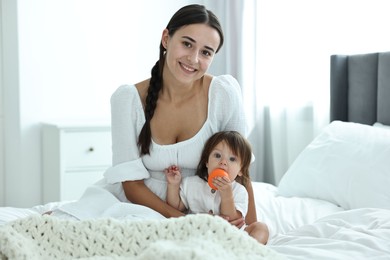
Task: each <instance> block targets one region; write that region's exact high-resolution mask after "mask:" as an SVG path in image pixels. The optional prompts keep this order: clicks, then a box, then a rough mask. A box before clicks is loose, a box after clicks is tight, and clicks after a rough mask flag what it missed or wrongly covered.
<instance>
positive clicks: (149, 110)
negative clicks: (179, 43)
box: [138, 4, 224, 155]
mask: <svg viewBox="0 0 390 260" xmlns="http://www.w3.org/2000/svg"><path fill="white" fill-rule="evenodd" d="M190 24H207V25H209V26H210V27H212V28H214V29H216V30H217V32H218V34H219V36H220V44H219V46H218V49H217V51H216V52H218V51H219V49H220V48H221V47H222V44H223V40H224V37H223V32H222V27H221V24H220V23H219V21H218V18H217V17H216V16H215V15H214V13H212V12H211V11H210V10H207V9H206V7H205V6H203V5H198V4H193V5H187V6H184V7H182V8H181V9H179V10H178V11H177V12H176V13H175V14H174V15H173V16H172V18H171V20H170V21H169V23H168V25H167V27H166V29H168V33H169V36H171V37H172V36H173V35H174V34H175V32H176V31H177V30H178V29H180V28H181V27H182V26H184V25H190ZM165 52H166V49H165V48H164V46H163V45H162V43H160V55H159V60H158V61H157V62H156V64H155V65H154V66H153V68H152V71H151V78H150V82H149V88H148V93H147V96H146V104H145V124H144V126H143V127H142V129H141V132H140V134H139V136H138V147H139V149H140V154H141V155H144V154H149V153H150V150H149V149H150V144H151V138H152V134H151V130H150V121H151V120H152V118H153V115H154V111H155V109H156V106H157V99H158V95H159V92H160V90H161V88H162V73H163V68H164V62H165Z"/></svg>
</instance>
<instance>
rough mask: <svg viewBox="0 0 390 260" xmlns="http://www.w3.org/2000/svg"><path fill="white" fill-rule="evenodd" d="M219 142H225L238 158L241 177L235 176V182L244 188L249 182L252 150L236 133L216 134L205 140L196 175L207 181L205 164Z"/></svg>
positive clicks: (222, 132)
mask: <svg viewBox="0 0 390 260" xmlns="http://www.w3.org/2000/svg"><path fill="white" fill-rule="evenodd" d="M221 142H225V143H226V144H227V145H228V146H229V148H230V150H232V152H233V153H234V154H235V155H236V156H238V157H239V158H240V160H241V169H240V171H241V173H242V176H241V177H240V176H237V178H236V180H237V181H238V182H240V183H241V184H242V185H244V186H246V184H247V182H248V181H250V176H249V166H250V164H251V159H252V148H251V145H250V144H249V142H248V141H247V140H246V138H244V137H243V136H242V135H241V134H240V133H238V132H236V131H221V132H217V133H215V134H214V135H212V136H211V137H210V138H209V139H208V140H207V142H206V144H205V146H204V148H203V151H202V155H201V157H200V161H199V164H198V168H197V170H196V175H197V176H199V177H200V178H201V179H203V180H205V181H207V178H208V173H207V167H206V163H207V162H208V160H209V156H210V154H211V152H212V151H213V149H214V148H215V147H216V146H217V145H218V144H219V143H221Z"/></svg>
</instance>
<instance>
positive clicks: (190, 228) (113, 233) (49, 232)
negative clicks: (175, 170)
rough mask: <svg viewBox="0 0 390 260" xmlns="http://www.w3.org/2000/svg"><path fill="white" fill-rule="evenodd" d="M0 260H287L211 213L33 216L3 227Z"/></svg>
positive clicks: (0, 230) (0, 235)
mask: <svg viewBox="0 0 390 260" xmlns="http://www.w3.org/2000/svg"><path fill="white" fill-rule="evenodd" d="M0 257H1V259H29V260H30V259H74V258H78V259H80V258H81V259H167V260H168V259H169V260H174V259H180V260H183V259H202V260H203V259H224V260H228V259H283V257H281V256H280V255H278V254H277V253H276V252H275V251H273V250H271V249H270V248H268V247H266V246H263V245H261V244H260V243H258V242H257V241H256V240H254V239H253V238H251V237H250V236H249V235H247V234H246V232H244V231H240V230H238V229H237V228H236V227H233V226H231V225H230V224H229V223H228V222H227V221H225V220H223V219H221V218H219V217H213V216H210V215H207V214H199V215H187V216H186V217H181V218H171V219H164V220H142V221H141V220H116V219H97V220H85V221H72V220H64V219H59V218H55V217H51V216H40V215H33V216H30V217H27V218H24V219H20V220H17V221H14V222H10V223H8V224H6V225H3V226H0Z"/></svg>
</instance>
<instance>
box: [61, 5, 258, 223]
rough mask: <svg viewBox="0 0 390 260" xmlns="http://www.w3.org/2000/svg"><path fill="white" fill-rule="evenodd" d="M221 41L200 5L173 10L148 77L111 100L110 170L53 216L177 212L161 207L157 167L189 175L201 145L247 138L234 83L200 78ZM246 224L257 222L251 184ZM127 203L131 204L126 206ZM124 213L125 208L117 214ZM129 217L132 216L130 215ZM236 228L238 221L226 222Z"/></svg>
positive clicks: (160, 175)
mask: <svg viewBox="0 0 390 260" xmlns="http://www.w3.org/2000/svg"><path fill="white" fill-rule="evenodd" d="M223 41H224V36H223V32H222V28H221V25H220V23H219V21H218V19H217V17H216V16H215V15H214V14H213V13H212V12H211V11H209V10H207V9H206V8H205V7H204V6H202V5H196V4H194V5H188V6H185V7H183V8H181V9H179V10H178V11H177V12H176V13H175V14H174V15H173V17H172V18H171V20H170V21H169V23H168V25H167V26H166V28H165V29H164V30H163V32H162V36H161V42H160V55H159V60H158V61H157V62H156V64H155V65H154V67H153V68H152V70H151V77H150V78H148V79H146V80H144V81H142V82H139V83H137V84H135V85H123V86H120V87H119V88H118V89H117V90H116V91H115V92H114V93H113V95H112V97H111V131H112V152H113V165H112V167H111V168H109V169H108V170H107V171H106V172H105V174H104V179H103V180H101V181H100V182H99V183H97V184H96V185H94V186H92V187H90V188H88V189H87V190H86V192H85V193H84V195H83V196H82V198H81V199H80V200H79V201H77V202H74V203H68V204H65V205H64V206H62V207H61V208H60V212H62V213H64V212H65V213H67V214H70V215H72V216H74V217H76V218H78V219H86V218H91V217H97V216H101V215H102V214H103V215H104V216H107V215H109V216H122V215H123V216H125V215H127V216H128V215H129V214H130V215H131V214H133V215H134V214H136V215H137V214H138V215H140V216H141V217H143V215H144V211H146V213H147V214H145V215H148V216H149V215H150V214H149V213H150V212H149V211H153V212H154V213H156V214H157V215H160V216H161V215H162V216H164V217H178V216H182V215H183V213H182V212H181V211H179V210H177V209H175V208H174V207H171V206H169V205H168V204H167V203H166V202H165V197H166V188H167V183H166V179H165V175H164V169H166V168H167V167H169V165H173V164H175V165H180V166H181V167H182V174H183V177H185V176H192V175H195V172H196V168H197V164H198V162H199V158H200V155H201V152H202V149H203V146H204V143H205V142H206V140H207V139H208V138H209V137H210V136H211V135H213V134H214V133H215V132H219V131H225V130H235V131H238V132H240V133H242V134H243V135H244V136H246V134H247V133H246V122H245V116H244V111H243V106H242V99H241V91H240V86H239V84H238V83H237V81H236V80H235V79H234V78H233V77H232V76H229V75H222V76H212V75H210V74H207V70H208V68H209V67H210V65H211V63H212V61H213V59H214V56H215V55H216V53H217V52H218V51H219V50H220V48H221V47H222V44H223ZM247 190H248V194H249V207H248V214H247V216H246V218H245V222H246V223H247V224H250V223H253V222H255V221H256V211H255V204H254V198H253V191H252V186H251V185H250V183H248V185H247ZM129 202H130V203H129ZM124 209H126V210H124ZM134 212H136V213H134ZM229 221H230V222H231V223H232V224H233V225H236V226H239V227H240V226H242V225H243V224H244V219H243V218H238V219H229Z"/></svg>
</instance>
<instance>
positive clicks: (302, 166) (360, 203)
mask: <svg viewBox="0 0 390 260" xmlns="http://www.w3.org/2000/svg"><path fill="white" fill-rule="evenodd" d="M278 194H279V195H282V196H287V197H293V196H297V197H309V198H314V199H322V200H327V201H329V202H332V203H334V204H336V205H339V206H341V207H343V208H344V209H355V208H363V207H374V208H384V209H390V131H389V130H388V129H384V128H379V127H373V126H369V125H363V124H357V123H347V122H341V121H334V122H332V123H331V124H329V125H328V126H327V127H325V129H324V130H323V131H322V133H321V134H319V135H318V136H317V137H316V138H315V139H314V140H313V141H312V142H311V143H310V144H309V145H308V146H307V147H306V148H305V149H304V150H303V151H302V153H301V154H300V155H299V156H298V157H297V159H296V160H295V161H294V162H293V164H292V165H291V167H290V168H289V169H288V171H287V172H286V174H285V175H284V176H283V177H282V179H281V181H280V183H279V186H278Z"/></svg>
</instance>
